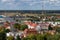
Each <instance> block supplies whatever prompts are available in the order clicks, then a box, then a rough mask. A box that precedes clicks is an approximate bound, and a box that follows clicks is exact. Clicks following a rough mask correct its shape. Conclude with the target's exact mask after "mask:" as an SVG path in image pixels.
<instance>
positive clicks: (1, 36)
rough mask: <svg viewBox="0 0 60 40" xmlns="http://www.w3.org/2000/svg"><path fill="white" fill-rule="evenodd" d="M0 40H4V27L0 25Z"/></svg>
mask: <svg viewBox="0 0 60 40" xmlns="http://www.w3.org/2000/svg"><path fill="white" fill-rule="evenodd" d="M0 40H6V33H5V28H3V27H0Z"/></svg>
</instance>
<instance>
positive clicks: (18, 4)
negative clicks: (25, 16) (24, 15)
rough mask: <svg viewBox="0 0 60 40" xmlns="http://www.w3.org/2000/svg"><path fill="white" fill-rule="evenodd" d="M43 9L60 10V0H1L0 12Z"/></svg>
mask: <svg viewBox="0 0 60 40" xmlns="http://www.w3.org/2000/svg"><path fill="white" fill-rule="evenodd" d="M42 6H44V7H42ZM42 9H44V10H60V0H0V10H42Z"/></svg>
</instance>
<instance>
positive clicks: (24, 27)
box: [20, 24, 28, 30]
mask: <svg viewBox="0 0 60 40" xmlns="http://www.w3.org/2000/svg"><path fill="white" fill-rule="evenodd" d="M27 28H28V26H27V25H25V24H23V25H21V27H20V30H25V29H27Z"/></svg>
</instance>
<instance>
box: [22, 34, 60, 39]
mask: <svg viewBox="0 0 60 40" xmlns="http://www.w3.org/2000/svg"><path fill="white" fill-rule="evenodd" d="M22 40H60V34H55V35H51V34H43V35H42V34H37V35H34V34H32V35H29V36H27V37H25V38H23V39H22Z"/></svg>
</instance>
